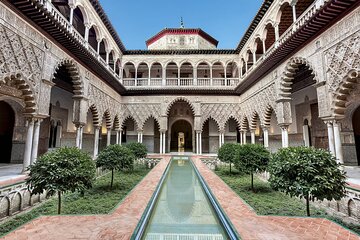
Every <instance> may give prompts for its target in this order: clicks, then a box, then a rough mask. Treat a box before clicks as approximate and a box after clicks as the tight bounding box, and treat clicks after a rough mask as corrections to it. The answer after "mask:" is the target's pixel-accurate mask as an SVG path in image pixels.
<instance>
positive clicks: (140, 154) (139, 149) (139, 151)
mask: <svg viewBox="0 0 360 240" xmlns="http://www.w3.org/2000/svg"><path fill="white" fill-rule="evenodd" d="M125 146H126V147H127V148H128V149H130V150H131V152H132V153H133V154H134V155H135V157H136V158H145V157H146V155H147V148H146V146H145V145H144V144H142V143H138V142H132V143H128V144H126V145H125Z"/></svg>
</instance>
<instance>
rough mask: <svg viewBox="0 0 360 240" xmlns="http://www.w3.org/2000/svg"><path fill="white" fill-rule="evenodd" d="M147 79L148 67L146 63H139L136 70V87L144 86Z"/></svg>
mask: <svg viewBox="0 0 360 240" xmlns="http://www.w3.org/2000/svg"><path fill="white" fill-rule="evenodd" d="M148 79H149V66H148V65H147V64H146V63H140V64H139V66H138V69H137V84H138V86H146V85H147V83H148Z"/></svg>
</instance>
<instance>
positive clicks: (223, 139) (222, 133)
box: [219, 130, 225, 148]
mask: <svg viewBox="0 0 360 240" xmlns="http://www.w3.org/2000/svg"><path fill="white" fill-rule="evenodd" d="M224 143H225V134H224V131H223V130H221V131H219V148H221V146H222V145H224Z"/></svg>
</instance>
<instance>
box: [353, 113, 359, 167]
mask: <svg viewBox="0 0 360 240" xmlns="http://www.w3.org/2000/svg"><path fill="white" fill-rule="evenodd" d="M352 125H353V130H354V138H355V147H356V156H357V163H358V165H360V106H359V107H358V108H357V109H356V110H355V112H354V114H353V117H352Z"/></svg>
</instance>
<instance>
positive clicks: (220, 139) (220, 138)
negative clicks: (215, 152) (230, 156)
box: [219, 132, 222, 148]
mask: <svg viewBox="0 0 360 240" xmlns="http://www.w3.org/2000/svg"><path fill="white" fill-rule="evenodd" d="M221 135H222V133H221V132H219V148H221V146H222V144H221V142H222V137H221Z"/></svg>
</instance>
